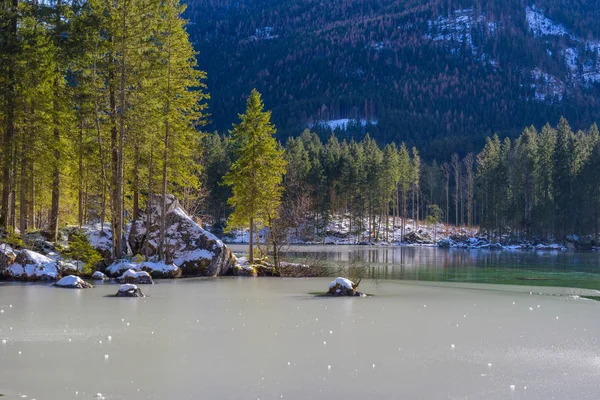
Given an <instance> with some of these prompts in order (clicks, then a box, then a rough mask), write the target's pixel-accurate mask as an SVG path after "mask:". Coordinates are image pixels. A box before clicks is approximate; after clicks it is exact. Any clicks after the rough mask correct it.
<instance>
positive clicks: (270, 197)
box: [224, 89, 286, 262]
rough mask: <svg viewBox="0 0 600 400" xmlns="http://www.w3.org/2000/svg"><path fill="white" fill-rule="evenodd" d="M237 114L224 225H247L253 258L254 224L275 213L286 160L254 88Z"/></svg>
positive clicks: (230, 227) (274, 216)
mask: <svg viewBox="0 0 600 400" xmlns="http://www.w3.org/2000/svg"><path fill="white" fill-rule="evenodd" d="M239 117H240V120H241V121H240V123H238V124H237V125H234V128H233V130H232V131H231V132H230V133H231V139H232V141H233V144H234V146H235V147H236V153H237V154H236V155H237V159H236V160H235V161H234V163H233V164H232V165H231V169H230V171H229V172H228V173H227V175H226V176H225V179H224V182H225V183H226V184H227V185H229V186H231V188H232V196H231V198H230V199H229V204H230V205H231V206H232V207H234V211H233V213H232V214H231V215H230V216H229V219H228V221H227V227H228V229H232V228H242V227H249V228H250V238H249V242H250V243H249V257H250V262H253V261H254V247H253V244H254V243H253V241H254V228H255V227H256V226H257V225H258V224H262V225H267V226H268V220H269V219H274V218H276V216H277V208H278V207H279V203H280V201H281V194H282V185H281V181H282V177H283V174H284V173H285V165H286V163H285V160H284V159H283V151H282V150H281V149H280V148H279V147H278V146H277V142H276V141H275V139H274V138H273V135H274V134H275V126H274V125H273V124H272V123H271V112H270V111H264V105H263V102H262V100H261V97H260V94H259V93H258V91H257V90H256V89H253V90H252V92H251V93H250V96H249V97H248V101H247V108H246V113H245V114H241V115H240V116H239Z"/></svg>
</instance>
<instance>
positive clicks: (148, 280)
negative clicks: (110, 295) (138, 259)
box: [117, 269, 154, 285]
mask: <svg viewBox="0 0 600 400" xmlns="http://www.w3.org/2000/svg"><path fill="white" fill-rule="evenodd" d="M117 282H119V283H133V284H136V285H152V284H154V282H153V281H152V277H150V274H149V273H147V272H146V271H135V270H133V269H128V270H127V271H125V272H124V273H123V275H121V276H120V277H118V278H117Z"/></svg>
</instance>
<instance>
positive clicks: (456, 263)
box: [230, 244, 600, 290]
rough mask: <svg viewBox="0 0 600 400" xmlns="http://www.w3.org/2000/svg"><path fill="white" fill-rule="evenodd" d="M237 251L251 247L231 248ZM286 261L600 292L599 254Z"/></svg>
mask: <svg viewBox="0 0 600 400" xmlns="http://www.w3.org/2000/svg"><path fill="white" fill-rule="evenodd" d="M230 247H231V248H232V249H233V250H234V251H235V252H236V253H243V252H246V251H247V249H248V246H247V245H239V244H236V245H230ZM283 253H284V259H286V260H290V261H298V262H308V263H317V264H322V265H327V266H329V267H331V269H332V270H334V271H335V269H336V267H337V266H351V265H353V266H365V267H367V276H369V277H371V278H374V279H402V280H421V281H442V282H474V283H499V284H512V285H535V286H561V287H579V288H587V289H596V290H600V252H595V251H588V252H573V251H534V250H502V251H499V250H486V249H472V250H471V249H441V248H437V247H407V246H352V245H351V246H334V245H322V246H321V245H302V246H289V247H286V248H284V249H283Z"/></svg>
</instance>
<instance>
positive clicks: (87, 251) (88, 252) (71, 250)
mask: <svg viewBox="0 0 600 400" xmlns="http://www.w3.org/2000/svg"><path fill="white" fill-rule="evenodd" d="M62 255H63V256H64V257H67V258H72V259H73V260H75V261H77V262H82V263H83V268H82V271H81V272H82V273H83V274H84V275H89V274H91V273H92V271H93V270H94V269H95V268H96V265H97V264H98V263H99V262H100V261H102V260H103V257H102V256H101V255H100V253H98V251H96V249H94V247H92V245H91V244H90V243H89V242H88V240H87V237H86V236H85V235H84V234H82V233H78V232H76V233H73V234H72V235H71V236H70V237H69V247H68V248H67V249H65V250H64V251H63V252H62Z"/></svg>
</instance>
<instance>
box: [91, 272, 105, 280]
mask: <svg viewBox="0 0 600 400" xmlns="http://www.w3.org/2000/svg"><path fill="white" fill-rule="evenodd" d="M92 279H93V280H95V281H105V280H107V279H108V276H106V275H104V274H103V273H102V272H100V271H94V273H93V274H92Z"/></svg>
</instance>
